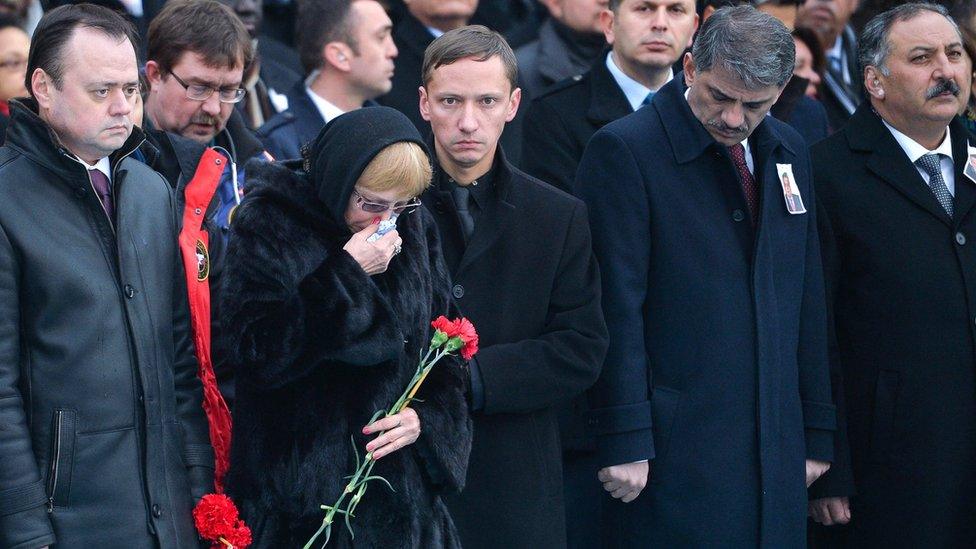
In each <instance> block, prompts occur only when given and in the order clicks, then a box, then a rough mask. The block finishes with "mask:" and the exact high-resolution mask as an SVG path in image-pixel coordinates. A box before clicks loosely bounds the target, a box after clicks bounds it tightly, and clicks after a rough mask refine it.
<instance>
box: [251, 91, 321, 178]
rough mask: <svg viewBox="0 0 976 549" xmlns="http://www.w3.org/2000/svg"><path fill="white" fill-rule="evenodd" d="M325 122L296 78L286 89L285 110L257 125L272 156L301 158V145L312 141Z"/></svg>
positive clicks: (260, 136)
mask: <svg viewBox="0 0 976 549" xmlns="http://www.w3.org/2000/svg"><path fill="white" fill-rule="evenodd" d="M323 126H325V119H323V118H322V114H321V113H320V112H319V110H318V109H317V108H316V107H315V103H313V102H312V98H311V97H309V96H308V93H307V92H306V91H305V83H304V82H301V81H299V82H298V83H297V84H295V85H294V86H293V87H292V88H291V90H290V91H289V92H288V110H286V111H284V112H281V113H278V114H276V115H275V116H273V117H271V119H270V120H268V121H267V122H265V123H264V125H263V126H261V127H260V128H258V132H257V134H258V138H259V139H260V140H261V142H262V143H263V144H264V148H265V149H267V151H268V152H269V153H271V156H273V157H275V160H291V159H296V158H301V156H302V154H301V150H302V145H304V144H305V143H309V142H311V141H312V140H313V139H315V137H316V136H317V135H318V134H319V131H321V130H322V127H323Z"/></svg>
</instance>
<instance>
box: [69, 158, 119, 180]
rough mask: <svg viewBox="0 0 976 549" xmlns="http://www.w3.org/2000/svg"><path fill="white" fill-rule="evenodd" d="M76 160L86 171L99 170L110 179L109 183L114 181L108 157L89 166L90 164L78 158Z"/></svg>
mask: <svg viewBox="0 0 976 549" xmlns="http://www.w3.org/2000/svg"><path fill="white" fill-rule="evenodd" d="M74 159H75V160H77V161H78V163H79V164H81V165H82V166H84V167H85V169H86V170H98V171H100V172H102V173H103V174H105V177H106V178H108V180H109V181H111V180H112V163H111V162H109V159H108V157H107V156H103V157H102V158H100V159H99V160H98V162H95V163H94V164H89V163H88V162H85V161H84V160H82V159H80V158H78V157H77V156H76V157H74Z"/></svg>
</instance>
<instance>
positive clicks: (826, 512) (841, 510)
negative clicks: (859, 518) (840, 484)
mask: <svg viewBox="0 0 976 549" xmlns="http://www.w3.org/2000/svg"><path fill="white" fill-rule="evenodd" d="M807 514H809V515H810V517H811V518H812V519H813V520H815V521H817V522H819V523H820V524H823V525H824V526H832V525H834V524H847V523H848V522H850V521H851V504H850V502H849V501H848V500H847V498H820V499H815V500H812V501H811V502H810V503H808V504H807Z"/></svg>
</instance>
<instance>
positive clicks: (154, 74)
mask: <svg viewBox="0 0 976 549" xmlns="http://www.w3.org/2000/svg"><path fill="white" fill-rule="evenodd" d="M146 80H147V81H148V82H149V91H153V90H158V89H159V88H158V86H159V85H162V82H163V69H162V68H161V67H160V66H159V63H157V62H155V61H146Z"/></svg>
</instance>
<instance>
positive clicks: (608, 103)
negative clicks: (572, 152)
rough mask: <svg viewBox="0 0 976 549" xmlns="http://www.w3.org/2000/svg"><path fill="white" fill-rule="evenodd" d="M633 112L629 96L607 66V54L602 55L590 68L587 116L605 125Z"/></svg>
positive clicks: (593, 121)
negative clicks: (628, 99)
mask: <svg viewBox="0 0 976 549" xmlns="http://www.w3.org/2000/svg"><path fill="white" fill-rule="evenodd" d="M632 112H634V111H633V109H632V108H631V107H630V102H629V101H627V96H626V95H624V92H623V90H621V89H620V86H619V85H618V84H617V81H616V80H614V79H613V75H612V74H610V69H608V68H607V54H603V55H600V56H599V57H597V60H596V62H595V63H594V64H593V67H592V68H591V69H590V106H589V108H588V109H587V111H586V118H587V119H588V120H589V121H590V122H592V123H593V124H595V125H597V126H599V127H603V126H605V125H607V124H609V123H610V122H613V121H614V120H616V119H618V118H623V117H625V116H627V115H628V114H630V113H632Z"/></svg>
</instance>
